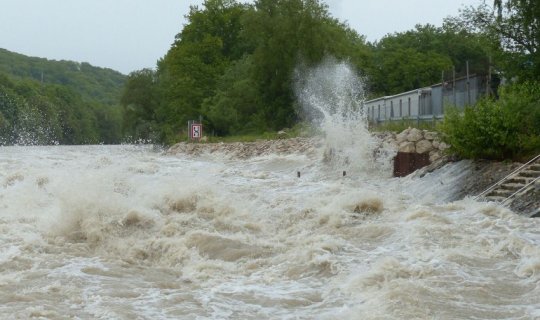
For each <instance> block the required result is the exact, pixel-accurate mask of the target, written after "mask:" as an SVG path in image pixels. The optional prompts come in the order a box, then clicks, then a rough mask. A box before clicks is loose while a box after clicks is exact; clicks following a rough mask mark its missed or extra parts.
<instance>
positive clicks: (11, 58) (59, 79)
mask: <svg viewBox="0 0 540 320" xmlns="http://www.w3.org/2000/svg"><path fill="white" fill-rule="evenodd" d="M0 73H5V74H6V75H9V76H10V77H12V78H13V79H16V80H29V79H33V80H35V81H39V82H44V83H48V84H59V85H64V86H66V87H68V88H70V89H72V90H73V91H76V92H78V93H79V94H80V95H81V97H82V98H83V100H85V101H98V102H100V103H102V104H106V105H113V104H117V103H118V100H119V99H120V96H121V92H122V87H123V86H124V82H125V78H126V77H125V76H124V75H123V74H121V73H119V72H117V71H114V70H111V69H105V68H98V67H94V66H91V65H90V64H88V63H86V62H83V63H78V62H73V61H54V60H47V59H43V58H34V57H27V56H24V55H22V54H18V53H14V52H10V51H8V50H5V49H0Z"/></svg>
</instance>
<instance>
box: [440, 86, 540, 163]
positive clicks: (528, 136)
mask: <svg viewBox="0 0 540 320" xmlns="http://www.w3.org/2000/svg"><path fill="white" fill-rule="evenodd" d="M499 92H500V97H499V100H494V99H492V98H486V99H483V100H481V101H479V102H478V103H477V104H476V105H475V106H471V107H467V108H465V110H464V112H461V111H459V110H457V109H455V108H449V109H448V110H447V113H446V115H445V119H444V121H443V123H442V124H441V126H440V128H439V129H440V131H442V133H443V139H444V140H445V142H447V143H449V144H450V145H451V146H452V149H451V150H452V151H454V152H456V153H457V154H458V155H460V156H461V157H464V158H472V159H478V158H483V159H495V160H502V159H514V160H522V159H525V158H527V157H530V156H532V155H535V154H538V153H540V84H539V83H536V82H526V83H522V84H513V85H509V86H505V87H501V88H500V91H499Z"/></svg>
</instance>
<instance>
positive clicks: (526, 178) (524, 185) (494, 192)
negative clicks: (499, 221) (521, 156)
mask: <svg viewBox="0 0 540 320" xmlns="http://www.w3.org/2000/svg"><path fill="white" fill-rule="evenodd" d="M535 188H537V189H538V188H540V155H538V156H536V157H535V158H533V159H532V160H531V161H529V162H527V163H526V164H524V165H522V166H521V167H519V168H518V169H516V170H515V171H513V172H512V173H510V174H509V175H508V176H506V177H505V178H503V179H502V180H501V181H499V182H497V183H496V184H494V185H493V186H491V187H489V188H488V189H487V190H485V191H484V192H482V193H481V194H479V195H478V196H476V197H475V199H484V200H487V201H494V202H499V203H501V204H510V203H511V202H512V201H513V200H514V199H515V198H517V197H519V196H521V195H524V194H526V193H528V192H530V191H532V190H533V189H535Z"/></svg>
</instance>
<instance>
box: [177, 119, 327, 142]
mask: <svg viewBox="0 0 540 320" xmlns="http://www.w3.org/2000/svg"><path fill="white" fill-rule="evenodd" d="M281 131H283V132H284V133H280V132H281ZM315 134H317V131H316V129H314V128H313V127H312V126H311V125H310V124H309V123H305V122H301V123H298V124H296V125H294V126H293V127H292V128H290V129H283V130H280V131H266V132H256V133H245V134H238V135H231V136H225V137H218V136H206V141H202V140H201V141H199V143H217V142H224V143H231V142H255V141H261V140H276V139H289V138H296V137H310V136H313V135H315ZM181 141H184V142H187V141H188V140H187V138H183V139H181Z"/></svg>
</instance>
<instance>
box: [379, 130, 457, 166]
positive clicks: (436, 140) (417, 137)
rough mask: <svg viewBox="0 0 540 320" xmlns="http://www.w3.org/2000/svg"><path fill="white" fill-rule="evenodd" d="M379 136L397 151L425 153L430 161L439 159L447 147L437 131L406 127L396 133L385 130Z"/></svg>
mask: <svg viewBox="0 0 540 320" xmlns="http://www.w3.org/2000/svg"><path fill="white" fill-rule="evenodd" d="M379 137H380V138H382V139H383V141H384V143H386V144H388V145H390V146H391V147H392V148H394V149H395V150H397V151H398V152H404V153H418V154H425V153H427V154H429V161H430V162H435V161H437V160H439V159H440V158H441V157H442V156H443V155H444V151H445V150H446V149H448V148H449V146H448V145H447V144H446V143H444V142H442V141H441V139H440V137H439V134H438V133H436V132H432V131H427V130H420V129H416V128H408V129H405V130H403V131H402V132H400V133H397V134H396V133H392V132H386V133H383V134H379Z"/></svg>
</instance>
